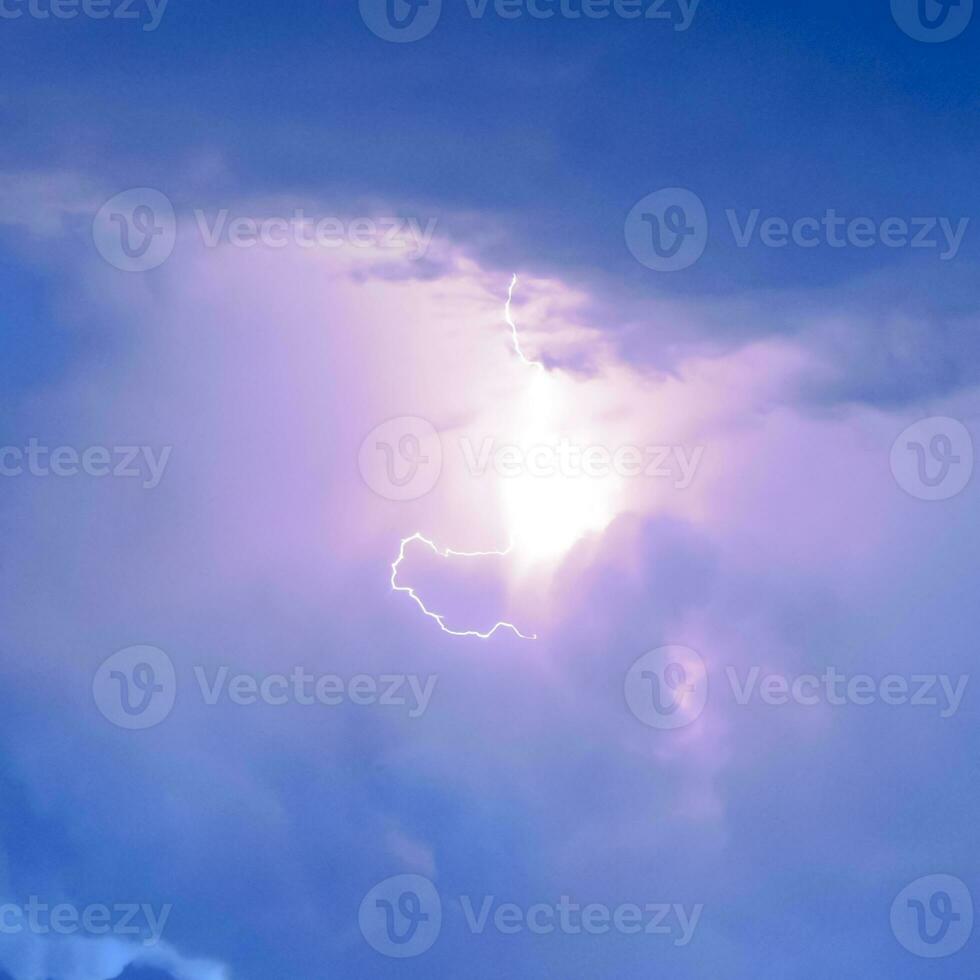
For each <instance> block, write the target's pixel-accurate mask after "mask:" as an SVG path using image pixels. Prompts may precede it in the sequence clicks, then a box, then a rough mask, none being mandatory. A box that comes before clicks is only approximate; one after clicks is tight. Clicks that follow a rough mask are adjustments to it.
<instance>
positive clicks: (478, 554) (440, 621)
mask: <svg viewBox="0 0 980 980" xmlns="http://www.w3.org/2000/svg"><path fill="white" fill-rule="evenodd" d="M516 286H517V275H516V274H515V275H514V277H513V278H512V279H511V281H510V288H509V289H508V290H507V302H506V304H505V305H504V319H505V320H506V322H507V326H509V327H510V332H511V338H512V339H513V341H514V350H515V351H516V352H517V356H518V357H519V358H520V359H521V360H522V361H523V362H524V363H525V364H526V365H528V367H535V368H537V369H538V370H540V371H544V370H545V366H544V365H543V364H542V363H541V362H540V361H530V360H528V359H527V358H526V357H525V356H524V351H523V350H521V341H520V338H519V337H518V335H517V324H516V323H514V318H513V316H512V315H511V309H510V307H511V303H512V302H513V299H514V289H515V287H516ZM414 541H418V542H420V543H421V544H424V545H425V546H426V547H427V548H429V549H430V550H431V551H432V552H433V553H434V554H436V555H438V556H439V557H440V558H487V557H490V556H501V557H502V556H504V555H509V554H510V552H511V550H512V549H513V547H514V542H513V541H511V543H510V544H509V545H508V546H507V550H506V551H454V550H453V549H452V548H445V549H440V548H439V547H438V546H437V545H436V543H435V542H434V541H430V540H429V539H428V538H427V537H425V536H424V535H423V534H421V533H420V532H418V531H416V532H415V534H412V535H409V537H407V538H402V540H401V545H400V547H399V549H398V557H397V558H396V559H395V560H394V561H393V562H392V563H391V589H392V591H393V592H405V593H407V594H408V596H409V597H410V598H411V599H413V600H414V602H415V604H416V605H417V606H418V607H419V609H421V610H422V612H423V614H424V615H426V616H428V618H429V619H432V620H434V621H435V622H436V624H437V625H438V626H439V629H441V630H442V631H443V633H448V634H449V635H450V636H473V637H476V638H478V639H480V640H489V639H490V637H491V636H493V635H494V633H496V632H497V630H510V631H511V632H512V633H513V634H514V635H515V636H517V637H519V638H520V639H522V640H536V639H537V638H538V637H537V634H536V633H532V634H530V635H527V634H525V633H522V632H521V631H520V630H519V629H518V628H517V627H516V626H515V625H514V624H513V623H506V622H499V623H495V624H494V626H493V627H492V628H491V629H489V630H487V632H486V633H481V632H480V631H479V630H453V629H450V628H449V627H448V626H447V625H446V618H445V616H444V615H443V614H442V613H437V612H433V611H432V610H431V609H428V608H427V607H426V605H425V603H424V602H423V601H422V599H421V598H420V597H419V594H418V593H417V592H416V591H415V590H414V589H413V588H412V587H411V586H410V585H399V584H398V567H399V566H400V565H401V563H402V562H403V561H404V560H405V551H406V549H407V548H408V546H409V545H410V544H412V543H413V542H414Z"/></svg>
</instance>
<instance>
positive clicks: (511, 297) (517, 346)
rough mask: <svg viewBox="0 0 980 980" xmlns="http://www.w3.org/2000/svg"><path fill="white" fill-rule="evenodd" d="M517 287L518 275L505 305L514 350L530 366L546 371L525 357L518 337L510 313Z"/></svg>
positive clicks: (539, 363)
mask: <svg viewBox="0 0 980 980" xmlns="http://www.w3.org/2000/svg"><path fill="white" fill-rule="evenodd" d="M516 286H517V274H516V273H515V274H514V278H513V279H511V281H510V288H509V289H508V290H507V302H506V303H505V304H504V319H505V320H506V321H507V326H508V327H510V335H511V337H512V338H513V341H514V350H515V351H517V356H518V357H519V358H520V359H521V360H522V361H523V362H524V363H525V364H526V365H527V366H528V367H536V368H537V369H538V370H539V371H543V370H544V365H543V364H542V363H541V362H540V361H529V360H528V359H527V358H526V357H525V356H524V351H522V350H521V340H520V337H518V336H517V324H516V323H514V318H513V317H512V316H511V313H510V304H511V303H512V302H513V300H514V288H515V287H516Z"/></svg>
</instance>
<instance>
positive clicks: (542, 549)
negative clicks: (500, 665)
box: [391, 275, 620, 640]
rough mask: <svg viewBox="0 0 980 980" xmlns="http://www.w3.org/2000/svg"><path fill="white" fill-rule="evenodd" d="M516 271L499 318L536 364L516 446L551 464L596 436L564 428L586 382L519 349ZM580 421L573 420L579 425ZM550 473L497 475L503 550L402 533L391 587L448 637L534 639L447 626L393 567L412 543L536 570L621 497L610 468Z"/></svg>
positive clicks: (600, 522) (604, 521)
mask: <svg viewBox="0 0 980 980" xmlns="http://www.w3.org/2000/svg"><path fill="white" fill-rule="evenodd" d="M516 286H517V276H516V275H515V276H514V277H513V278H512V279H511V282H510V288H509V289H508V291H507V302H506V304H505V306H504V319H505V321H506V323H507V325H508V326H509V327H510V331H511V338H512V340H513V343H514V351H515V353H516V354H517V356H518V357H519V358H520V359H521V361H522V362H523V363H524V364H526V365H527V366H528V367H530V368H533V369H534V375H533V377H532V378H531V379H530V382H529V384H528V388H527V391H526V393H525V395H524V398H523V401H522V404H521V405H520V406H519V412H518V416H519V418H521V419H526V420H527V421H526V423H524V424H522V426H521V429H520V434H519V436H518V439H517V446H518V447H519V448H520V449H521V450H522V451H523V453H524V458H525V459H528V458H529V454H531V455H533V453H534V451H535V450H542V449H545V448H547V449H550V450H551V459H552V462H553V461H554V459H555V458H556V455H557V453H558V447H559V446H560V445H561V444H562V442H563V441H564V442H566V443H573V444H574V445H575V446H577V447H579V450H581V449H582V448H584V447H586V446H589V445H595V444H596V441H595V440H590V439H588V438H587V435H588V433H587V432H585V431H577V432H574V433H572V432H569V431H567V429H568V426H567V425H564V424H562V423H563V421H565V420H567V419H569V418H572V417H574V416H575V415H576V414H580V413H581V410H582V406H581V404H580V403H579V402H578V400H580V399H581V396H582V391H581V386H582V385H583V384H584V382H580V381H576V379H574V378H572V377H570V376H568V375H566V374H564V373H562V372H561V371H552V372H549V371H547V370H546V368H545V366H544V364H542V363H541V362H540V361H533V360H530V359H529V358H528V357H527V356H526V355H525V354H524V351H523V349H522V348H521V341H520V337H519V335H518V331H517V324H516V323H515V322H514V318H513V315H512V313H511V304H512V302H513V298H514V289H515V287H516ZM582 428H583V427H582V426H578V429H579V430H582ZM551 469H552V470H553V471H550V472H547V473H544V474H542V473H541V472H539V471H538V472H532V471H529V470H528V469H526V468H525V470H524V472H522V473H520V475H517V476H506V477H501V498H502V504H503V508H504V515H505V520H506V524H507V526H508V528H509V529H510V534H511V545H510V547H508V548H507V550H506V551H477V552H461V551H454V550H452V549H451V548H446V549H440V548H438V547H437V546H436V545H435V543H434V542H432V541H431V540H429V539H428V538H426V537H424V536H423V535H422V534H421V533H418V532H416V533H415V534H413V535H410V536H409V537H407V538H403V539H402V542H401V547H400V549H399V552H398V557H397V558H396V559H395V561H394V562H393V563H392V565H391V587H392V589H393V590H394V591H395V592H405V593H407V594H408V595H409V596H410V597H411V598H412V599H413V600H414V602H415V603H416V604H417V605H418V607H419V608H420V609H421V610H422V612H423V613H424V614H425V615H426V616H428V617H429V618H430V619H432V620H434V621H435V622H436V623H437V624H438V625H439V628H440V629H441V630H442V631H443V632H444V633H448V634H450V635H451V636H472V637H477V638H479V639H482V640H486V639H489V638H490V637H491V636H493V635H494V633H496V632H497V631H498V630H510V631H511V632H513V633H514V634H515V635H516V636H519V637H521V638H522V639H525V640H533V639H537V637H536V636H527V635H525V634H524V633H522V632H521V631H520V630H519V629H518V628H517V627H516V626H514V625H513V623H507V622H499V623H497V624H496V625H495V626H494V627H493V628H492V629H490V630H489V631H487V632H486V633H483V632H480V631H479V630H453V629H450V628H449V627H448V626H447V625H446V621H445V615H444V614H442V613H436V612H433V611H432V610H430V609H428V608H427V607H426V605H425V603H424V602H423V601H422V599H421V598H420V597H419V595H418V594H417V593H416V592H415V591H414V589H412V588H411V587H410V586H407V585H399V584H398V569H399V566H400V565H401V563H402V562H403V561H404V559H405V551H406V549H407V547H408V546H409V545H410V544H412V543H413V542H419V543H421V544H424V545H426V546H427V547H428V548H429V549H430V550H431V551H433V552H434V553H435V554H437V555H439V556H440V557H442V558H447V559H450V558H477V557H485V556H488V555H509V554H510V553H511V552H513V553H514V558H515V562H516V564H517V566H518V568H519V569H520V570H521V572H522V573H524V574H528V573H530V571H531V570H532V569H533V568H539V567H541V566H542V565H550V564H554V563H557V561H558V560H559V559H560V558H561V557H562V556H563V555H564V554H565V553H566V552H567V551H568V549H569V548H571V547H572V545H574V544H575V542H576V541H578V540H579V539H581V538H582V537H583V536H584V535H586V534H588V533H590V532H596V531H601V530H603V529H604V528H605V527H606V526H607V525H608V524H609V523H610V521H612V519H613V517H614V516H615V514H616V506H615V504H616V501H617V498H618V496H619V489H620V483H619V480H618V479H617V478H616V477H614V476H612V475H611V474H606V475H604V476H602V477H590V476H589V475H588V474H587V473H585V472H582V470H581V460H579V461H578V463H577V464H576V467H575V471H574V472H573V471H572V468H571V467H567V466H562V465H558V466H554V467H552V468H551Z"/></svg>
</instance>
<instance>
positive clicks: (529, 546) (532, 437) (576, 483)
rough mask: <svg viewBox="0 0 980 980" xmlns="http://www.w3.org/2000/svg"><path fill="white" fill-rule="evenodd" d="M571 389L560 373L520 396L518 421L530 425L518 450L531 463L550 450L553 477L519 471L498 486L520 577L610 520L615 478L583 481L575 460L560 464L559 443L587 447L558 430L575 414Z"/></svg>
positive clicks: (583, 438)
mask: <svg viewBox="0 0 980 980" xmlns="http://www.w3.org/2000/svg"><path fill="white" fill-rule="evenodd" d="M576 384H577V382H576V381H575V379H573V378H570V377H568V376H567V375H564V374H562V373H560V372H554V373H551V374H546V373H541V374H539V375H538V376H537V377H535V378H534V380H533V381H532V382H531V386H530V388H529V390H528V392H527V395H526V396H525V405H526V411H525V413H524V416H525V417H526V418H528V419H529V420H530V421H529V423H528V424H527V426H526V427H525V428H524V429H523V431H522V432H521V434H520V438H519V440H518V444H519V446H520V448H521V450H523V452H524V458H525V459H529V458H533V455H534V452H535V451H536V450H538V451H543V450H544V449H547V450H551V452H550V454H547V455H546V456H545V458H546V459H547V460H548V467H549V469H551V470H553V471H554V472H551V473H550V474H549V473H546V474H545V475H542V474H541V473H540V472H527V471H525V472H523V473H521V474H520V475H519V476H514V477H506V478H503V479H502V480H501V494H502V497H503V504H504V511H505V515H506V524H507V527H508V528H509V529H510V533H511V535H512V539H513V541H514V548H515V553H516V557H517V559H518V562H519V564H520V565H521V566H522V568H523V569H524V570H525V571H526V570H528V569H529V568H530V567H531V566H533V565H540V564H552V563H555V562H557V561H558V560H559V559H560V558H561V557H562V556H563V555H564V554H565V553H566V552H567V551H568V550H569V549H570V548H571V547H572V545H574V544H575V542H576V541H578V540H580V539H581V538H583V537H584V536H585V535H586V534H588V533H590V532H596V531H601V530H603V529H604V528H605V527H607V526H608V525H609V523H610V522H611V521H612V519H613V517H615V514H616V506H615V504H616V499H617V497H618V493H617V490H618V488H619V480H618V478H617V477H615V476H614V475H613V474H611V473H608V474H606V475H604V476H602V477H589V476H588V475H586V474H585V473H583V472H581V469H580V467H581V460H580V459H579V460H575V461H573V465H572V466H566V465H563V464H562V462H561V458H560V453H559V447H560V445H561V443H562V440H563V439H564V440H565V441H566V443H573V444H574V445H575V446H576V447H582V446H586V445H590V444H592V440H589V439H588V437H587V435H586V434H585V433H583V432H581V431H579V432H575V433H572V432H570V431H569V430H568V429H567V428H566V427H565V426H563V425H562V420H563V419H568V418H570V417H572V414H573V412H574V410H575V408H576V406H575V405H574V399H575V397H576V395H577V394H578V393H577V392H576V391H575V387H576ZM578 384H581V382H578Z"/></svg>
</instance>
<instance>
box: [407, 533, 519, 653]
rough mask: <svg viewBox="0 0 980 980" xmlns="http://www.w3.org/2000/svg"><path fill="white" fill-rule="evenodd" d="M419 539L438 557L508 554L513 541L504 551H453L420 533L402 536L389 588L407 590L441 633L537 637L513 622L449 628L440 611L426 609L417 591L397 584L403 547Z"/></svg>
mask: <svg viewBox="0 0 980 980" xmlns="http://www.w3.org/2000/svg"><path fill="white" fill-rule="evenodd" d="M413 541H421V542H422V544H424V545H425V546H426V547H428V548H429V549H430V550H431V551H432V552H434V553H435V554H437V555H439V557H440V558H486V557H488V556H490V555H509V554H510V552H511V548H513V547H514V545H513V542H511V544H510V546H509V547H508V548H507V550H506V551H453V549H452V548H446V549H445V550H440V549H439V548H438V547H437V546H436V544H435V542H433V541H430V540H429V539H428V538H426V537H423V536H422V535H421V534H418V533H416V534H413V535H412V536H411V537H409V538H402V543H401V548H400V549H399V550H398V557H397V558H396V559H395V560H394V561H393V562H392V563H391V588H392V590H393V591H395V592H407V593H408V595H409V596H410V597H411V598H412V599H414V600H415V602H416V604H417V605H418V607H419V609H421V610H422V612H423V613H424V614H425V615H426V616H428V617H429V619H434V620H435V621H436V622H437V623H438V624H439V629H441V630H442V631H443V633H448V634H449V635H450V636H475V637H478V638H479V639H481V640H489V639H490V637H491V636H493V634H494V633H496V632H497V630H510V631H511V632H512V633H514V634H515V635H516V636H519V637H520V638H521V639H522V640H536V639H537V638H538V637H537V635H536V634H534V633H532V634H531V635H530V636H526V635H525V634H524V633H522V632H521V631H520V630H519V629H518V628H517V627H516V626H515V625H514V624H513V623H504V622H500V623H496V624H495V625H494V626H493V628H492V629H490V630H488V631H487V632H486V633H481V632H480V631H479V630H451V629H450V628H449V627H448V626H447V625H446V620H445V616H443V614H442V613H436V612H433V611H432V610H431V609H427V608H426V606H425V603H424V602H423V601H422V600H421V599H420V598H419V595H418V593H417V592H416V591H415V590H414V589H413V588H412V587H411V586H410V585H399V584H398V566H399V565H400V564H401V563H402V562H403V561H404V560H405V549H406V548H407V547H408V546H409V545H410V544H411V543H412V542H413Z"/></svg>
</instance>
